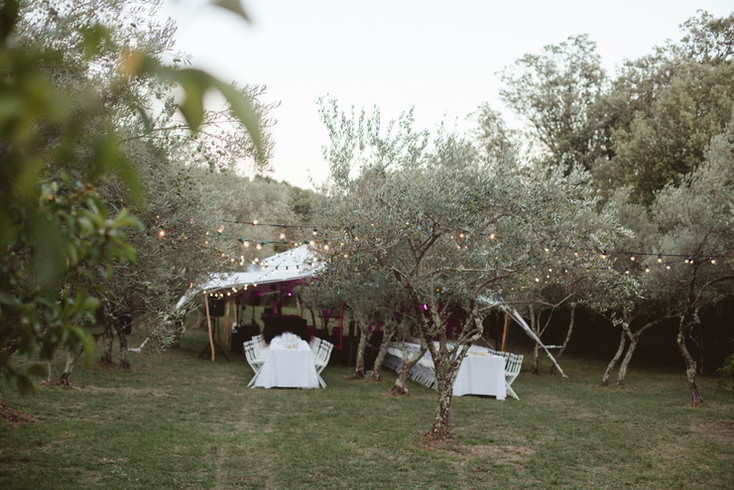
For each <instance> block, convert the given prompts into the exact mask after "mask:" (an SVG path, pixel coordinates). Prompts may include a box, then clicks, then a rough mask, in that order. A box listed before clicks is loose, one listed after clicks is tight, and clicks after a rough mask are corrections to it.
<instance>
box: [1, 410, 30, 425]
mask: <svg viewBox="0 0 734 490" xmlns="http://www.w3.org/2000/svg"><path fill="white" fill-rule="evenodd" d="M0 420H5V421H6V422H8V423H9V424H10V425H12V426H13V427H20V425H21V424H35V423H36V422H38V417H36V416H35V415H33V414H30V413H28V412H21V411H20V410H13V409H12V408H8V407H0Z"/></svg>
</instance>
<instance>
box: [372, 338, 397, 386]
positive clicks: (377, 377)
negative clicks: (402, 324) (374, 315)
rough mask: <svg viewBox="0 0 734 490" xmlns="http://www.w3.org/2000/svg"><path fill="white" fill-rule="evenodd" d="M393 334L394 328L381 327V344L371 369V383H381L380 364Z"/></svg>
mask: <svg viewBox="0 0 734 490" xmlns="http://www.w3.org/2000/svg"><path fill="white" fill-rule="evenodd" d="M394 332H395V328H387V325H385V326H383V336H382V343H381V344H380V353H379V354H377V359H375V362H374V367H373V368H372V378H371V379H372V381H382V363H383V362H384V361H385V356H386V355H387V348H388V346H389V345H390V339H391V338H392V336H393V333H394Z"/></svg>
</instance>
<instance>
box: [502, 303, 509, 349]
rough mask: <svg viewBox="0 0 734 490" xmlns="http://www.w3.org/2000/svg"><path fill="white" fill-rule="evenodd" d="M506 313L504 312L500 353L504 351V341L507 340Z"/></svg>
mask: <svg viewBox="0 0 734 490" xmlns="http://www.w3.org/2000/svg"><path fill="white" fill-rule="evenodd" d="M507 316H508V315H507V312H505V331H504V332H502V349H500V351H502V352H504V351H505V339H506V338H507Z"/></svg>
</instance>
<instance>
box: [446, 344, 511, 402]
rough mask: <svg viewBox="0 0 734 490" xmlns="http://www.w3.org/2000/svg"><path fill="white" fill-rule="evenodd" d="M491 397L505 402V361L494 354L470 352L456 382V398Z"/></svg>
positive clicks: (462, 364)
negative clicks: (465, 396) (464, 396)
mask: <svg viewBox="0 0 734 490" xmlns="http://www.w3.org/2000/svg"><path fill="white" fill-rule="evenodd" d="M462 395H490V396H494V397H497V399H498V400H504V399H505V397H506V396H507V389H506V386H505V359H504V357H500V356H495V355H492V354H484V353H476V354H475V353H472V352H469V353H468V354H467V355H466V356H465V357H464V360H463V361H462V362H461V366H459V372H458V373H457V374H456V379H455V380H454V396H462Z"/></svg>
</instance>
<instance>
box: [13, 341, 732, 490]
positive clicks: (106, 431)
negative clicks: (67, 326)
mask: <svg viewBox="0 0 734 490" xmlns="http://www.w3.org/2000/svg"><path fill="white" fill-rule="evenodd" d="M206 341H207V338H206V334H204V333H203V332H200V331H190V332H187V334H186V335H185V336H184V341H183V343H182V348H181V349H180V350H175V351H173V350H172V351H168V352H165V353H161V354H158V353H143V354H140V355H137V354H132V353H131V354H130V356H131V361H132V365H133V368H132V370H131V371H129V372H121V371H116V370H114V369H108V368H102V367H98V366H96V365H92V366H80V367H78V368H77V370H76V371H75V373H74V378H73V380H74V381H75V382H76V383H78V384H80V385H82V386H83V389H68V388H39V391H38V394H37V395H35V396H31V397H19V396H18V395H17V394H16V393H15V391H14V390H13V389H12V388H11V387H10V386H9V385H8V383H7V382H5V381H3V384H2V388H3V393H4V395H5V400H6V403H7V404H8V405H9V406H11V407H12V408H16V409H20V410H25V411H28V412H31V413H33V414H35V415H37V416H39V417H40V421H39V422H37V423H35V424H32V425H23V426H21V427H19V428H13V427H11V426H10V425H9V424H7V423H0V488H3V489H24V488H28V489H65V488H69V489H72V488H73V489H77V488H105V489H108V488H109V489H117V488H120V489H128V488H141V489H142V488H145V489H150V488H156V489H158V488H176V489H178V488H196V489H198V488H226V489H229V488H283V489H290V488H365V489H370V488H374V489H378V488H379V489H382V488H395V487H399V488H518V489H523V488H528V489H530V488H532V489H537V488H568V489H576V488H578V489H582V488H583V489H586V488H591V487H596V488H642V489H645V488H649V489H661V488H676V489H697V488H701V489H703V488H706V489H711V488H721V489H725V488H726V489H728V488H734V394H732V392H731V391H725V390H721V389H719V388H717V386H716V380H714V379H706V378H704V379H702V380H700V381H701V390H702V394H703V396H704V399H705V400H706V405H705V406H703V407H701V408H696V409H693V408H691V407H690V406H689V405H690V403H689V402H690V400H689V396H688V392H687V389H686V385H685V380H684V378H683V375H682V373H667V372H642V371H636V370H632V371H631V373H630V375H629V376H628V382H629V383H630V385H629V386H628V387H627V388H626V389H617V388H612V387H610V388H600V387H598V385H599V380H600V376H601V373H602V371H603V369H604V363H603V362H593V361H586V360H581V359H564V362H563V367H564V369H565V370H566V372H567V373H568V374H569V379H560V378H555V377H552V376H549V375H547V374H544V375H542V376H540V377H533V376H531V375H529V374H527V372H523V373H522V374H521V375H520V377H519V378H518V379H517V381H516V382H515V385H514V386H515V388H516V391H517V392H518V394H519V396H520V398H521V399H520V401H516V400H513V399H508V400H507V401H504V402H500V401H497V400H494V399H491V398H483V397H461V398H455V399H454V416H453V425H454V431H455V434H456V436H457V442H456V443H455V444H450V445H446V446H443V447H436V446H432V445H428V444H425V442H424V440H423V439H422V434H423V433H424V432H425V431H427V430H428V429H429V428H430V424H431V420H432V416H433V409H434V407H435V401H436V394H435V392H433V391H431V390H428V389H426V388H424V387H422V386H419V385H416V384H411V385H410V389H411V393H412V396H411V397H409V398H392V397H388V396H387V395H386V392H387V389H388V388H389V387H390V386H391V385H392V383H393V381H394V374H393V373H391V372H389V371H388V372H386V373H385V377H386V380H385V382H384V383H375V382H371V381H351V380H348V379H347V378H348V377H349V375H350V374H351V370H350V369H349V368H346V367H343V366H342V365H341V364H340V363H338V362H336V360H335V361H334V362H333V363H332V365H331V366H329V367H328V368H327V369H326V370H325V371H324V378H325V380H326V382H327V383H328V388H327V389H326V390H285V389H271V390H263V389H249V388H247V383H248V381H249V380H250V377H251V376H252V371H251V370H250V368H249V367H248V366H247V364H246V362H245V361H244V359H243V358H241V357H238V356H230V358H231V361H230V362H227V361H225V360H224V359H223V358H222V357H221V356H218V357H217V360H216V362H211V361H210V360H204V359H198V358H197V357H198V355H199V353H200V352H201V350H202V349H203V348H204V346H205V344H206ZM132 343H133V344H135V345H137V342H136V341H135V340H133V342H132ZM62 362H63V356H61V355H60V356H59V359H58V360H57V362H56V369H57V372H58V371H59V370H60V368H61V365H62Z"/></svg>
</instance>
